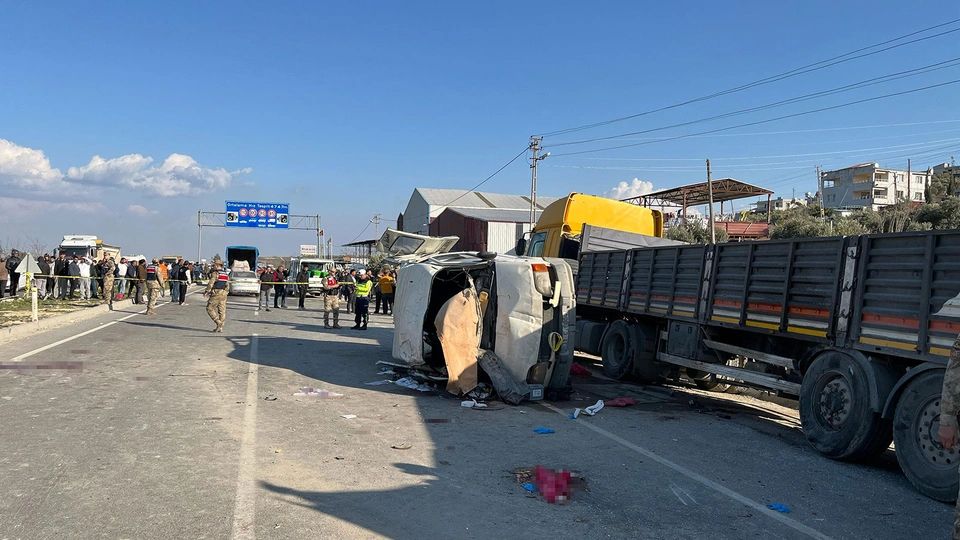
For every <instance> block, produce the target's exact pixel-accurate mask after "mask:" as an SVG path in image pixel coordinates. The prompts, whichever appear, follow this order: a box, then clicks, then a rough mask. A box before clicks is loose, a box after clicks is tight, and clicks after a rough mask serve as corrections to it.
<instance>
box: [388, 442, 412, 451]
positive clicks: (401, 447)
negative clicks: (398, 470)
mask: <svg viewBox="0 0 960 540" xmlns="http://www.w3.org/2000/svg"><path fill="white" fill-rule="evenodd" d="M390 448H393V449H394V450H409V449H411V448H413V445H412V444H410V443H398V444H394V445H392V446H391V447H390Z"/></svg>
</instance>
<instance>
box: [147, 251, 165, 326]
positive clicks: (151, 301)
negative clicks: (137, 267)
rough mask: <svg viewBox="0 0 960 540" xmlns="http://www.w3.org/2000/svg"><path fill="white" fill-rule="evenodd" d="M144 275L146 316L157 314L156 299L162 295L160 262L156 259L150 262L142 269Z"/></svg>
mask: <svg viewBox="0 0 960 540" xmlns="http://www.w3.org/2000/svg"><path fill="white" fill-rule="evenodd" d="M143 271H144V273H145V274H146V279H145V282H146V285H147V315H156V314H157V298H158V297H159V296H160V295H161V294H162V293H163V284H164V282H163V273H161V271H160V262H159V261H157V259H153V260H152V261H150V264H148V265H145V266H144V269H143Z"/></svg>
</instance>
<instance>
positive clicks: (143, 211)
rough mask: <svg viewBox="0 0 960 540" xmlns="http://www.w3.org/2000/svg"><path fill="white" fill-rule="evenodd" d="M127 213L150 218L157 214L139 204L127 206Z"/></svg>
mask: <svg viewBox="0 0 960 540" xmlns="http://www.w3.org/2000/svg"><path fill="white" fill-rule="evenodd" d="M127 212H130V213H131V214H133V215H135V216H150V215H153V214H156V213H157V211H156V210H150V209H149V208H147V207H146V206H143V205H141V204H131V205H129V206H127Z"/></svg>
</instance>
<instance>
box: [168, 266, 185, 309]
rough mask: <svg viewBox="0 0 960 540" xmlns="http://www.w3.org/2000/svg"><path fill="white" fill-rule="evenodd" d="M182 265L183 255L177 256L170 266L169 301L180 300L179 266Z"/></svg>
mask: <svg viewBox="0 0 960 540" xmlns="http://www.w3.org/2000/svg"><path fill="white" fill-rule="evenodd" d="M182 265H183V257H177V260H176V262H174V263H173V264H172V265H171V266H170V301H171V302H179V301H180V282H179V281H178V280H179V279H180V277H179V276H180V266H182Z"/></svg>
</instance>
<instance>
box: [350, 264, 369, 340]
mask: <svg viewBox="0 0 960 540" xmlns="http://www.w3.org/2000/svg"><path fill="white" fill-rule="evenodd" d="M371 292H373V280H371V279H370V275H369V274H368V273H367V271H366V270H361V271H360V272H358V273H357V285H356V289H355V292H354V297H355V298H356V301H355V302H356V303H355V304H354V311H355V312H356V316H355V317H354V319H353V320H354V321H355V322H356V323H357V324H355V325H354V326H353V329H354V330H366V329H367V319H368V318H369V317H370V293H371ZM361 323H363V324H361Z"/></svg>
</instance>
